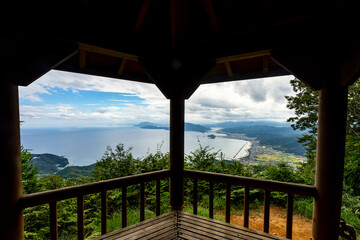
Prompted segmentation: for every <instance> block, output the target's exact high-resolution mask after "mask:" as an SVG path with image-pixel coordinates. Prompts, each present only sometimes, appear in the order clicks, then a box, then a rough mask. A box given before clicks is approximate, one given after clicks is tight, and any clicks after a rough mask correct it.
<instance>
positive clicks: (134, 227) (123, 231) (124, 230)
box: [93, 212, 176, 240]
mask: <svg viewBox="0 0 360 240" xmlns="http://www.w3.org/2000/svg"><path fill="white" fill-rule="evenodd" d="M175 216H176V213H174V212H169V213H165V214H162V215H160V216H157V217H154V218H151V219H148V220H146V221H143V222H139V223H136V224H134V225H131V226H128V227H126V228H122V229H119V230H116V231H113V232H109V233H107V234H104V235H101V236H99V237H97V238H95V239H93V240H110V239H113V237H114V236H116V237H120V236H123V235H126V234H131V233H133V232H136V231H138V228H141V227H146V226H151V225H153V224H156V223H158V222H161V221H166V220H169V219H171V220H173V219H174V217H175Z"/></svg>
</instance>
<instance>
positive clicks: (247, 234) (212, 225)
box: [181, 216, 272, 240]
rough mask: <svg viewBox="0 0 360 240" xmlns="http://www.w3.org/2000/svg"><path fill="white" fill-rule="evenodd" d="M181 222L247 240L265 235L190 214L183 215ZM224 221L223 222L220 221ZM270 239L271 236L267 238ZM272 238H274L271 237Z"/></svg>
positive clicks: (257, 238) (262, 237)
mask: <svg viewBox="0 0 360 240" xmlns="http://www.w3.org/2000/svg"><path fill="white" fill-rule="evenodd" d="M181 223H182V224H185V223H189V224H191V225H192V226H201V227H204V228H207V229H209V230H216V231H218V232H223V233H224V234H226V235H229V236H232V237H237V238H240V239H246V240H259V239H264V236H263V234H264V233H262V232H252V231H243V230H242V229H241V230H239V229H237V228H233V227H229V226H228V225H229V224H226V223H225V224H226V225H223V224H219V223H218V222H213V221H206V220H204V219H199V218H193V217H189V216H182V218H181ZM220 223H222V222H220ZM266 239H269V238H266ZM270 239H272V238H270Z"/></svg>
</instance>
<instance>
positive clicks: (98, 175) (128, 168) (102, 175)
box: [93, 144, 139, 181]
mask: <svg viewBox="0 0 360 240" xmlns="http://www.w3.org/2000/svg"><path fill="white" fill-rule="evenodd" d="M138 162H139V160H138V159H134V158H133V156H132V154H131V148H129V149H127V150H125V148H124V145H123V144H118V145H116V147H115V151H113V150H112V148H111V147H110V146H107V149H106V151H105V153H104V156H103V157H102V158H101V159H100V160H99V161H97V162H96V165H95V170H94V172H93V173H94V178H95V179H96V180H97V181H100V180H106V179H111V178H116V177H124V176H129V175H133V174H136V173H139V170H138V169H137V168H136V165H137V164H138Z"/></svg>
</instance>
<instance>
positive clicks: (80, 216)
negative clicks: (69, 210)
mask: <svg viewBox="0 0 360 240" xmlns="http://www.w3.org/2000/svg"><path fill="white" fill-rule="evenodd" d="M77 225H78V240H83V239H84V196H79V197H77Z"/></svg>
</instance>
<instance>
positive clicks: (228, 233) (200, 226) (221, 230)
mask: <svg viewBox="0 0 360 240" xmlns="http://www.w3.org/2000/svg"><path fill="white" fill-rule="evenodd" d="M183 225H184V226H192V227H193V228H196V229H202V230H204V231H208V232H210V233H212V232H216V233H217V235H219V234H221V235H223V236H226V238H227V239H233V238H238V239H244V240H245V239H246V240H259V238H258V237H256V236H255V237H254V236H249V235H246V234H241V233H240V232H239V231H231V230H230V231H229V230H227V229H224V228H219V227H217V226H214V225H207V226H206V225H205V224H204V223H198V222H196V221H185V220H183V221H181V226H183ZM180 228H181V227H180ZM260 239H261V238H260Z"/></svg>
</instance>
